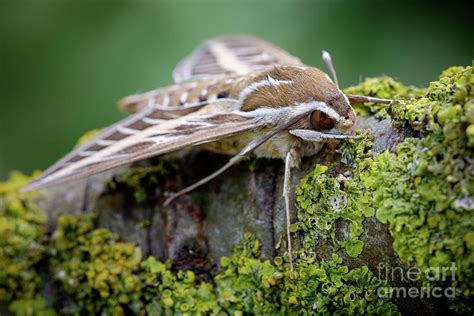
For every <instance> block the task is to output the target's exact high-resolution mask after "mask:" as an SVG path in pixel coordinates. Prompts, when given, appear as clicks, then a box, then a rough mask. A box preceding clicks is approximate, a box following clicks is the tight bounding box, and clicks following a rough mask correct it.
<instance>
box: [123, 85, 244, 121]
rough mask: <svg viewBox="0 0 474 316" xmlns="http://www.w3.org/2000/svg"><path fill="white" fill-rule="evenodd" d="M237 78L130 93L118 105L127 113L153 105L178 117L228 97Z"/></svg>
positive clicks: (169, 117) (166, 117)
mask: <svg viewBox="0 0 474 316" xmlns="http://www.w3.org/2000/svg"><path fill="white" fill-rule="evenodd" d="M236 80H238V77H226V78H221V79H203V80H199V81H192V82H183V83H179V84H174V85H171V86H168V87H163V88H159V89H156V90H152V91H148V92H145V93H140V94H135V95H130V96H127V97H125V98H123V99H122V100H120V101H119V103H118V107H119V109H120V110H122V111H124V112H128V113H137V112H139V111H141V110H143V109H144V108H146V107H153V108H155V109H159V110H162V112H163V115H162V118H163V119H171V118H176V117H177V116H182V115H186V114H189V113H191V112H194V111H197V110H198V109H200V108H201V107H202V106H204V105H207V104H209V103H211V102H214V101H216V100H217V99H219V98H221V97H224V96H225V97H227V96H228V94H229V90H230V89H231V87H232V85H233V84H234V82H235V81H236Z"/></svg>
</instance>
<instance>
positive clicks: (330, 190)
mask: <svg viewBox="0 0 474 316" xmlns="http://www.w3.org/2000/svg"><path fill="white" fill-rule="evenodd" d="M371 147H372V143H371V140H370V138H369V137H367V136H366V137H362V138H360V139H358V141H353V140H351V141H346V142H345V143H344V144H343V146H341V148H340V152H341V153H342V155H341V161H342V162H343V163H344V165H345V168H344V170H345V171H344V172H340V170H338V167H339V164H338V163H334V165H333V166H331V168H330V167H329V166H324V165H316V167H315V168H314V170H313V171H312V172H310V173H309V174H308V175H307V176H306V177H305V178H303V179H302V180H301V183H300V185H299V187H298V188H297V190H296V201H297V207H298V220H299V222H298V230H299V231H300V232H301V233H302V241H303V245H304V247H305V248H308V249H310V248H311V247H314V246H316V245H317V244H318V240H321V239H327V238H331V240H332V243H333V245H334V246H335V247H336V250H337V249H339V248H344V249H345V251H346V252H347V254H348V255H349V256H350V257H357V256H359V255H360V254H361V253H362V250H363V247H364V243H363V242H362V241H361V240H359V236H360V235H361V234H362V233H363V232H364V225H363V222H364V220H365V218H366V217H370V216H374V214H375V210H374V208H373V207H372V201H371V199H370V196H369V195H368V194H367V193H366V192H364V190H363V185H362V182H361V180H360V178H359V173H360V170H363V169H364V168H365V166H366V164H367V162H366V161H367V160H370V159H371V158H370V157H371ZM352 157H355V158H352ZM340 224H348V231H347V232H344V234H343V235H345V236H343V238H342V239H341V238H337V236H336V233H337V232H338V229H337V225H340ZM339 234H340V232H339Z"/></svg>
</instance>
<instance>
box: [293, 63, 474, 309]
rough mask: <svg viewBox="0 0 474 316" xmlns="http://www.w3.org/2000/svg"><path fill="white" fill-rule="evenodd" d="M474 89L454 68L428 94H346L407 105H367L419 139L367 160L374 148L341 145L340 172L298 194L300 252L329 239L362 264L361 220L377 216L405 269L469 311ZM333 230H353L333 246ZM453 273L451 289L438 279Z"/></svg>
mask: <svg viewBox="0 0 474 316" xmlns="http://www.w3.org/2000/svg"><path fill="white" fill-rule="evenodd" d="M473 84H474V77H473V75H472V67H466V68H464V67H452V68H449V69H447V70H446V71H444V72H443V73H442V74H441V76H440V78H439V80H438V81H434V82H432V83H431V84H430V86H429V87H428V88H427V89H425V90H421V89H416V88H413V87H405V86H403V85H402V84H400V83H398V82H395V81H393V80H392V79H390V78H387V77H382V78H378V79H377V78H373V79H369V80H367V81H365V82H363V83H362V84H360V85H359V86H356V87H352V88H349V89H346V91H345V92H346V93H355V94H365V95H371V96H375V97H381V98H409V99H397V100H395V101H394V102H393V103H392V104H391V105H390V106H386V105H374V104H367V105H365V109H366V110H368V112H370V113H375V114H376V115H377V116H379V117H391V118H392V120H393V122H394V125H395V126H410V127H411V128H412V129H413V130H415V131H416V132H417V133H418V135H419V137H418V138H408V139H406V140H405V141H404V142H402V143H401V144H399V145H398V148H397V150H396V152H394V153H390V152H384V153H381V154H379V155H376V156H375V157H372V155H371V154H370V155H367V148H370V140H369V139H362V140H359V141H357V143H354V141H353V140H349V141H345V142H343V143H342V145H341V147H340V150H339V151H340V153H341V164H340V165H338V166H337V165H336V166H322V165H317V166H316V167H315V169H314V170H313V171H312V172H311V173H310V174H308V175H307V176H306V177H305V178H304V179H303V180H302V181H301V184H300V187H299V188H298V190H297V192H296V193H297V202H298V207H299V210H300V211H299V214H298V218H299V220H300V223H299V227H300V230H301V231H302V234H303V245H316V244H317V242H318V240H320V239H321V238H327V237H331V238H332V240H333V244H334V245H335V246H341V245H342V246H345V248H346V251H347V252H348V254H349V255H357V254H358V253H359V252H360V249H361V245H363V244H362V241H360V240H358V239H357V237H358V236H359V235H360V233H361V231H362V230H363V226H362V220H363V219H364V218H365V217H366V216H372V215H373V214H374V209H373V207H374V208H375V209H376V217H377V219H378V220H380V221H381V222H382V223H386V224H388V225H389V227H390V230H391V233H392V235H393V238H394V244H393V247H394V249H395V251H396V252H397V253H398V255H399V256H400V258H401V259H402V260H403V261H404V262H405V263H406V264H407V265H414V266H416V267H418V268H419V269H420V271H421V273H420V277H422V278H423V281H424V286H425V287H426V288H428V289H429V288H430V287H433V286H442V287H448V286H450V287H453V288H455V289H456V290H457V291H458V292H457V294H458V295H457V299H456V302H455V303H453V304H452V305H451V307H453V308H454V309H456V310H457V311H458V312H459V311H463V310H464V308H467V307H466V306H463V305H462V304H459V302H460V301H467V300H470V299H472V297H473V296H474V293H473V291H474V274H473V272H472V271H474V255H473V251H472V250H473V248H474V245H473V243H474V234H473V233H472V232H473V231H474V219H473V217H472V211H473V210H474V198H473V196H474V178H473V175H474V169H473V167H472V162H473V161H474V154H473V150H472V148H473V142H474V139H473V132H474V125H473V122H474V89H473ZM415 96H416V97H415ZM359 109H360V110H361V109H362V108H359ZM362 110H363V109H362ZM341 169H342V170H343V171H344V172H340V170H341ZM341 201H342V202H341ZM336 221H346V222H347V221H348V222H349V223H350V226H349V227H350V228H349V234H347V238H346V239H344V240H342V241H340V240H336V238H335V235H336V231H337V230H336ZM347 245H350V247H349V248H348V247H347ZM304 247H305V246H304ZM336 249H337V248H336ZM453 263H454V264H455V269H456V271H455V276H454V277H451V272H452V269H453V268H452V267H453V266H452V264H453ZM443 271H444V272H443ZM448 271H449V277H451V279H450V281H447V280H446V277H447V276H446V275H444V276H442V275H441V273H445V274H447V272H448Z"/></svg>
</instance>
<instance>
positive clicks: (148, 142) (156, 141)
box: [23, 102, 264, 191]
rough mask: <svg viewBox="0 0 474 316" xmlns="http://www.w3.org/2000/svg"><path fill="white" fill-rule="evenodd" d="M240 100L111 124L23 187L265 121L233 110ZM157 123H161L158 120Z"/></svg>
mask: <svg viewBox="0 0 474 316" xmlns="http://www.w3.org/2000/svg"><path fill="white" fill-rule="evenodd" d="M234 106H235V105H233V104H230V103H225V102H215V103H213V104H210V105H207V106H205V107H203V108H201V109H199V110H197V111H195V112H193V113H190V114H188V115H184V116H181V117H178V118H175V119H169V120H161V121H160V120H159V119H156V118H154V115H155V112H156V109H153V108H148V109H147V110H146V111H142V112H140V113H137V114H135V115H132V116H130V117H128V118H126V119H125V120H123V121H121V122H118V123H117V124H115V125H112V126H110V127H109V128H107V129H105V130H104V131H103V132H102V133H101V134H100V135H98V136H97V137H95V138H94V139H92V140H90V141H89V142H88V143H86V144H84V145H82V146H79V147H78V148H76V149H75V150H73V151H72V152H71V153H70V154H68V155H67V156H65V157H64V158H63V159H61V160H60V161H58V162H57V163H55V164H54V165H53V166H52V167H50V168H49V169H47V170H46V171H45V172H44V173H43V174H42V175H41V176H40V177H39V178H37V179H35V180H33V181H32V182H31V183H30V184H29V185H27V186H26V187H25V188H24V189H23V190H24V191H29V190H36V189H41V188H46V187H49V186H52V185H57V184H60V183H63V182H67V181H70V180H74V179H78V178H83V177H87V176H90V175H93V174H96V173H99V172H102V171H105V170H108V169H112V168H114V167H117V166H120V165H124V164H128V163H131V162H134V161H137V160H142V159H145V158H149V157H152V156H157V155H161V154H165V153H168V152H171V151H174V150H178V149H180V148H183V147H186V146H191V145H197V144H201V143H206V142H211V141H214V140H217V139H220V138H223V137H226V136H231V135H235V134H238V133H241V132H244V131H247V130H251V129H255V128H258V127H261V126H263V125H264V123H262V122H261V121H259V120H256V119H253V118H249V117H244V116H241V115H239V114H236V113H234V112H232V110H233V107H234ZM153 123H156V124H153Z"/></svg>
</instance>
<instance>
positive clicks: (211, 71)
mask: <svg viewBox="0 0 474 316" xmlns="http://www.w3.org/2000/svg"><path fill="white" fill-rule="evenodd" d="M273 65H303V63H302V62H301V61H300V60H299V58H297V57H295V56H293V55H291V54H289V53H287V52H286V51H284V50H283V49H281V48H279V47H277V46H275V45H273V44H271V43H269V42H266V41H264V40H262V39H259V38H256V37H252V36H246V35H228V36H223V37H217V38H214V39H211V40H208V41H206V42H204V43H203V44H202V45H201V46H199V47H197V48H196V49H195V50H194V51H193V52H192V53H191V55H189V56H188V57H186V58H185V59H183V60H182V61H181V62H180V63H179V64H178V65H177V66H176V68H175V70H174V71H173V78H174V81H175V82H177V83H180V82H184V81H188V80H199V79H202V78H209V77H219V76H228V75H245V74H248V73H251V72H254V71H260V70H265V69H268V68H269V67H272V66H273Z"/></svg>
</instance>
